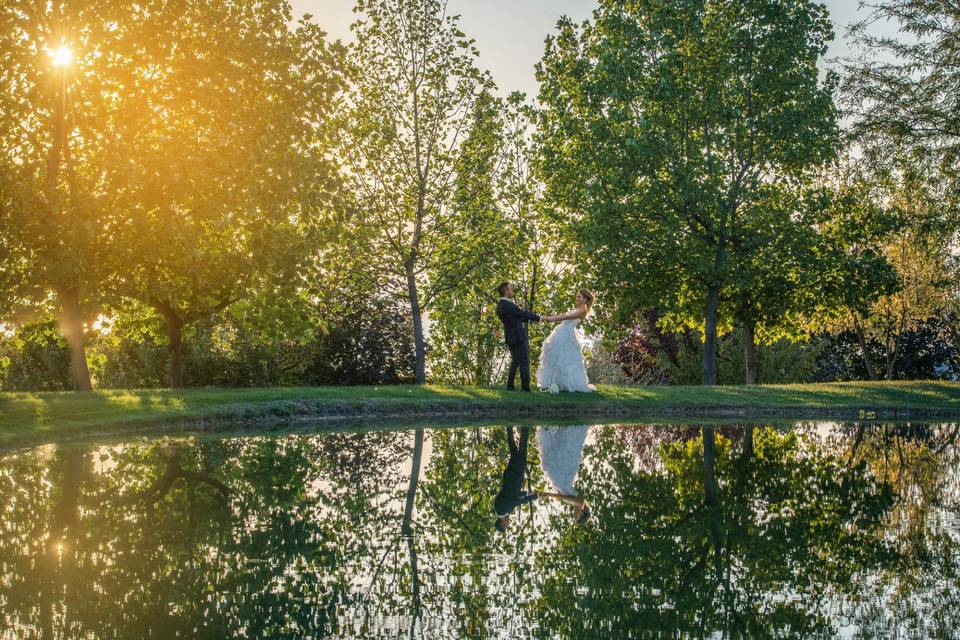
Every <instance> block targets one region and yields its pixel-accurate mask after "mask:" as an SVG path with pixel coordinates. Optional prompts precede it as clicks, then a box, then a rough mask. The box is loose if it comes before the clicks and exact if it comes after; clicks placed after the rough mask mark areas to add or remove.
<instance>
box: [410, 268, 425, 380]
mask: <svg viewBox="0 0 960 640" xmlns="http://www.w3.org/2000/svg"><path fill="white" fill-rule="evenodd" d="M406 270H407V295H408V297H409V299H410V315H411V316H413V345H414V349H415V351H416V365H415V366H414V377H415V378H416V382H417V384H424V383H426V381H427V349H426V345H425V343H424V338H423V318H422V317H421V315H420V314H421V310H420V294H419V292H418V291H417V279H416V276H414V273H413V265H412V264H410V263H409V262H408V263H407V266H406Z"/></svg>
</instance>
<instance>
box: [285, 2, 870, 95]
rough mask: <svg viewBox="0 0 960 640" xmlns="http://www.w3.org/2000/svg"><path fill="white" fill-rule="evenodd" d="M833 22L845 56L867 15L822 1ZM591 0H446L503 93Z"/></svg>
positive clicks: (340, 12)
mask: <svg viewBox="0 0 960 640" xmlns="http://www.w3.org/2000/svg"><path fill="white" fill-rule="evenodd" d="M291 3H292V5H293V9H294V13H295V15H296V16H297V17H298V18H299V17H300V15H302V14H304V13H309V14H311V15H313V21H314V22H316V23H317V24H319V25H320V26H321V27H323V29H324V30H325V31H326V32H327V33H328V34H329V35H330V37H331V38H333V39H336V38H340V39H343V40H350V39H351V38H350V24H351V23H352V22H353V21H354V14H353V6H354V0H291ZM826 4H827V6H828V7H829V9H830V12H831V18H832V20H833V22H834V31H835V32H836V35H837V37H836V39H835V40H834V42H833V44H832V46H831V48H830V53H829V54H828V55H829V57H836V56H844V55H847V53H848V52H849V49H848V48H847V46H846V45H845V43H844V42H843V36H844V32H845V31H846V27H847V25H849V24H850V23H851V22H852V21H855V20H859V19H862V18H863V17H866V13H865V12H864V11H863V10H861V9H859V8H858V7H859V2H858V0H826ZM595 6H596V2H595V1H594V0H449V5H448V7H449V11H450V13H453V14H459V15H460V16H461V19H460V27H461V29H463V31H464V32H465V33H466V34H467V35H468V36H469V37H471V38H473V39H474V40H476V43H477V48H478V49H479V50H480V61H479V65H480V66H481V67H482V68H485V69H487V70H489V71H490V73H492V74H493V79H494V81H495V82H496V83H497V86H498V87H499V88H500V91H501V93H503V94H504V95H506V94H507V93H509V92H511V91H524V92H526V93H527V94H528V95H530V96H535V95H536V93H537V81H536V79H535V78H534V77H533V66H534V65H535V64H536V63H537V61H538V60H539V59H540V57H541V56H542V55H543V40H544V38H545V37H546V36H547V34H548V33H551V32H552V31H553V30H554V27H555V25H556V22H557V19H558V18H560V16H563V15H566V16H569V17H570V18H573V19H574V20H576V21H578V22H580V21H582V20H585V19H587V18H589V17H590V15H591V13H592V12H593V8H594V7H595Z"/></svg>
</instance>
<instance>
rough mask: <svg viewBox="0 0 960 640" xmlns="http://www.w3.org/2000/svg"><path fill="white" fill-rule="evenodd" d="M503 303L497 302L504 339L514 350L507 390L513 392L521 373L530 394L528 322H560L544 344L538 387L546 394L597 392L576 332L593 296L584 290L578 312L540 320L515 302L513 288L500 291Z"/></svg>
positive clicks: (576, 306)
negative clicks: (550, 392)
mask: <svg viewBox="0 0 960 640" xmlns="http://www.w3.org/2000/svg"><path fill="white" fill-rule="evenodd" d="M497 291H498V293H499V294H500V300H499V301H498V302H497V317H498V318H500V322H502V323H503V338H504V341H505V342H506V343H507V347H508V348H509V349H510V372H509V374H508V376H507V389H510V390H513V389H514V388H515V387H514V382H515V380H516V376H517V371H519V372H520V386H521V388H522V389H523V390H524V391H530V344H529V340H528V338H527V323H528V322H540V321H541V320H542V321H547V322H557V323H559V324H557V326H556V328H554V330H553V332H551V333H550V336H549V337H548V338H547V339H546V341H544V343H543V350H542V351H541V354H540V366H539V367H538V368H537V385H538V386H539V387H540V389H542V390H544V391H552V392H554V393H557V392H560V391H581V392H585V393H589V392H591V391H593V390H594V388H593V385H591V384H590V381H589V380H588V379H587V367H586V363H585V362H584V360H583V353H582V352H581V351H580V340H579V338H578V337H577V333H576V328H577V326H578V325H579V324H580V322H581V321H583V319H584V318H586V317H587V314H589V313H590V310H591V308H593V294H592V293H590V292H589V291H588V290H586V289H580V291H578V292H577V295H576V298H575V300H574V308H573V309H571V310H570V311H568V312H566V313H562V314H558V315H549V316H540V315H538V314H536V313H533V312H532V311H527V310H525V309H521V308H520V306H519V305H517V303H516V302H514V299H513V296H514V290H513V285H511V284H510V283H509V282H502V283H500V286H499V287H498V288H497Z"/></svg>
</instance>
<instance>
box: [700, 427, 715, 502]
mask: <svg viewBox="0 0 960 640" xmlns="http://www.w3.org/2000/svg"><path fill="white" fill-rule="evenodd" d="M716 461H717V442H716V427H703V496H704V502H705V503H706V505H707V506H711V507H713V506H716V504H717V479H716V477H715V475H714V466H715V463H716Z"/></svg>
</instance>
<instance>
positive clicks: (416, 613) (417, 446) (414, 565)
mask: <svg viewBox="0 0 960 640" xmlns="http://www.w3.org/2000/svg"><path fill="white" fill-rule="evenodd" d="M422 461H423V429H417V430H416V431H414V435H413V456H412V458H411V461H410V482H409V483H408V484H407V499H406V501H405V503H404V507H403V522H402V524H401V526H400V533H401V535H403V536H404V537H405V538H406V541H407V553H408V554H409V556H410V586H411V596H412V597H411V601H412V602H411V607H410V608H411V615H410V630H411V635H410V637H413V631H414V630H415V629H416V625H417V620H418V619H419V618H420V608H421V604H420V569H419V567H418V557H417V545H416V540H415V539H414V537H413V508H414V505H415V503H416V497H417V485H418V484H419V482H420V466H421V463H422Z"/></svg>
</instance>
